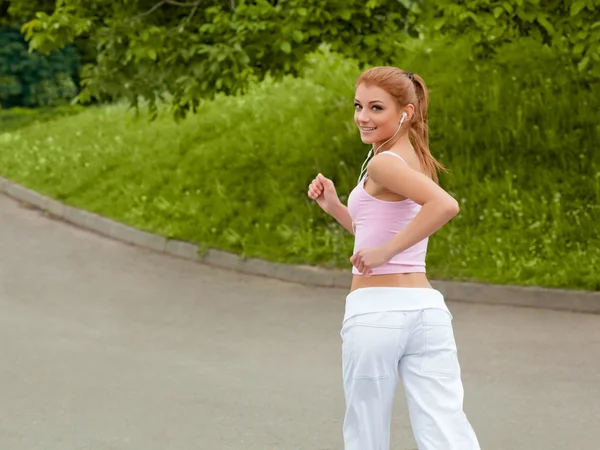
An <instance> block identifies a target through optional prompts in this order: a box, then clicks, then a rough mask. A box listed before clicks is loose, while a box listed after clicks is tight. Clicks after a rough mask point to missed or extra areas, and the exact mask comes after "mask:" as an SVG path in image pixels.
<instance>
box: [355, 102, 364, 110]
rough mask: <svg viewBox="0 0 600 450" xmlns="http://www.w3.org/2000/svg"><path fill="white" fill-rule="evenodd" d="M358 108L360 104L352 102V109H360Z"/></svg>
mask: <svg viewBox="0 0 600 450" xmlns="http://www.w3.org/2000/svg"><path fill="white" fill-rule="evenodd" d="M360 108H362V106H360V105H359V104H358V103H355V104H354V109H360Z"/></svg>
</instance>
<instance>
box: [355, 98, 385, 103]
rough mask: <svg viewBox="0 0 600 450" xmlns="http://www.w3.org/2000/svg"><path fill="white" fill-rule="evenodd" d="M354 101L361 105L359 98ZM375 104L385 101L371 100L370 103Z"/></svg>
mask: <svg viewBox="0 0 600 450" xmlns="http://www.w3.org/2000/svg"><path fill="white" fill-rule="evenodd" d="M354 101H355V102H356V103H360V101H359V100H358V99H357V98H355V99H354ZM373 103H383V101H381V100H371V101H370V102H369V104H373Z"/></svg>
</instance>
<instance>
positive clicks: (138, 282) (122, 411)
mask: <svg viewBox="0 0 600 450" xmlns="http://www.w3.org/2000/svg"><path fill="white" fill-rule="evenodd" d="M344 296H345V291H343V290H333V289H316V288H308V287H302V286H299V285H294V284H289V283H284V282H279V281H271V280H268V279H264V278H258V277H252V276H245V275H240V274H236V273H232V272H229V271H225V270H217V269H214V268H210V267H205V266H202V265H199V264H194V263H191V262H188V261H184V260H179V259H176V258H171V257H167V256H164V255H159V254H155V253H153V252H149V251H145V250H142V249H138V248H134V247H130V246H126V245H123V244H121V243H117V242H113V241H110V240H108V239H104V238H102V237H99V236H96V235H93V234H90V233H87V232H85V231H82V230H79V229H76V228H73V227H71V226H68V225H66V224H63V223H60V222H55V221H52V220H49V219H47V218H44V217H42V215H41V214H40V213H39V212H37V211H31V210H27V209H24V208H22V207H20V206H18V205H17V204H16V203H15V202H13V201H12V200H10V199H8V198H6V197H3V196H0V355H1V357H2V364H1V365H0V449H3V450H21V449H23V450H33V449H36V450H37V449H40V450H42V449H43V450H59V449H60V450H80V449H81V450H83V449H86V450H88V449H90V450H96V449H98V450H105V449H127V450H196V449H199V450H226V449H236V450H237V449H244V450H245V449H248V450H288V449H289V450H334V449H335V450H339V449H341V448H342V446H341V439H340V426H341V418H342V414H343V397H342V390H341V384H340V381H341V375H340V368H339V366H340V341H339V327H340V319H341V315H342V308H343V300H344ZM450 307H451V309H452V311H453V314H454V317H455V319H454V321H455V327H456V336H457V340H458V344H459V352H460V357H461V364H462V368H463V374H464V382H465V387H466V400H465V404H466V405H465V408H466V411H467V414H468V415H469V418H470V420H471V422H472V424H473V426H474V428H475V429H476V431H477V433H478V435H479V437H480V440H481V444H482V448H483V449H486V450H521V449H522V450H554V449H556V450H597V449H599V448H600V428H598V424H599V423H600V316H592V315H583V314H572V313H565V312H554V311H540V310H531V309H519V308H511V307H500V306H498V307H494V306H478V305H465V304H459V303H451V304H450ZM398 394H399V395H398V397H397V402H396V408H395V415H394V420H393V427H394V428H393V441H394V443H393V446H392V448H393V449H394V450H407V449H414V448H416V446H415V444H414V440H413V438H412V435H411V431H410V426H409V422H408V417H407V414H406V411H405V405H404V398H403V392H402V390H401V388H400V391H399V392H398Z"/></svg>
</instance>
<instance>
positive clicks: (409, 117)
mask: <svg viewBox="0 0 600 450" xmlns="http://www.w3.org/2000/svg"><path fill="white" fill-rule="evenodd" d="M404 112H406V115H407V116H406V121H407V122H410V121H411V120H412V118H413V116H414V115H415V105H413V104H412V103H409V104H408V105H406V108H404Z"/></svg>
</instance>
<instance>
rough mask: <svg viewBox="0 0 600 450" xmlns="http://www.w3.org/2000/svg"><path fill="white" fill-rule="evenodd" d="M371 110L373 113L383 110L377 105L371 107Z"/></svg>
mask: <svg viewBox="0 0 600 450" xmlns="http://www.w3.org/2000/svg"><path fill="white" fill-rule="evenodd" d="M373 109H374V110H375V111H381V110H383V108H382V107H381V106H377V105H375V106H373Z"/></svg>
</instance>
